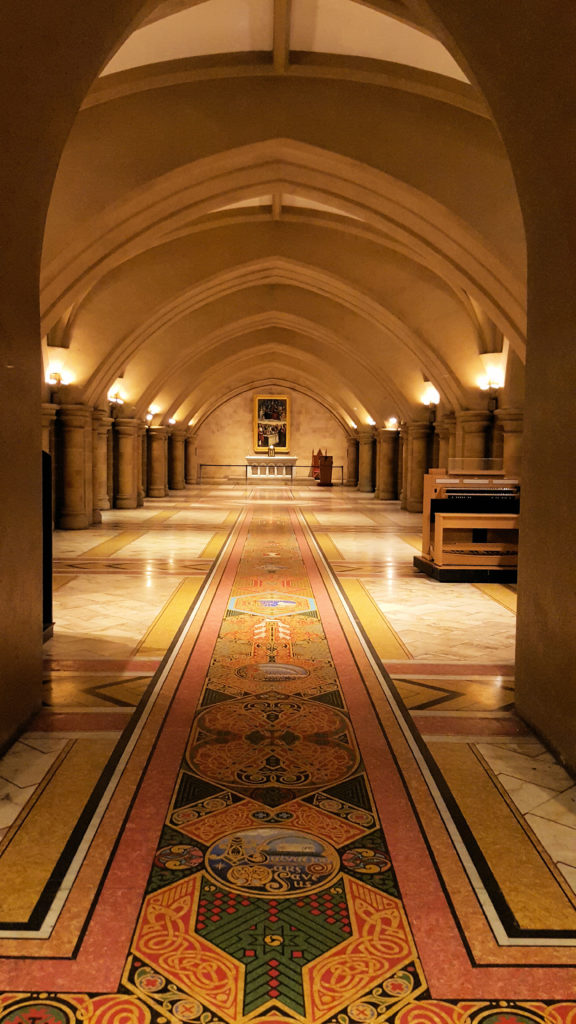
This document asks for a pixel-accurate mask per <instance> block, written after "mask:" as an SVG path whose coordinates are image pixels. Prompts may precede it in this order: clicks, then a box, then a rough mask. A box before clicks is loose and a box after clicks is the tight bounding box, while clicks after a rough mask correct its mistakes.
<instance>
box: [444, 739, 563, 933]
mask: <svg viewBox="0 0 576 1024" xmlns="http://www.w3.org/2000/svg"><path fill="white" fill-rule="evenodd" d="M430 749H431V751H432V754H433V755H434V758H435V759H436V762H437V764H438V766H439V767H440V769H441V771H442V774H443V775H444V778H445V779H446V782H447V783H448V786H449V787H450V789H451V790H452V793H453V794H454V797H455V799H456V802H457V803H458V806H459V807H460V810H461V811H462V813H463V815H464V817H465V818H466V821H467V823H468V825H469V827H470V829H471V831H472V834H473V835H474V838H475V839H476V842H477V843H478V845H479V847H480V849H481V850H482V853H483V854H484V857H485V858H486V861H487V863H488V865H489V866H490V869H491V871H492V873H493V875H494V877H495V879H496V881H497V883H498V885H499V887H500V889H501V891H502V894H503V896H504V898H505V900H506V902H507V904H508V906H509V907H510V910H511V911H512V913H513V914H514V916H515V918H516V920H517V921H518V924H519V925H520V927H521V928H542V929H548V928H552V929H554V930H557V929H562V928H567V929H573V928H576V909H575V908H574V907H573V906H572V905H571V903H570V901H569V900H568V897H567V896H566V894H565V893H564V892H563V890H562V888H561V885H560V884H559V882H558V881H557V880H556V878H555V877H554V868H553V865H552V864H551V862H547V861H546V860H545V859H544V857H543V856H542V854H541V852H540V850H539V849H538V848H537V847H536V846H535V845H534V843H533V842H532V841H531V838H530V836H529V835H528V833H527V832H526V830H525V829H524V828H523V827H522V825H521V824H520V822H519V821H518V819H517V818H516V816H515V815H514V813H513V811H512V809H511V808H510V807H509V806H508V804H507V803H506V801H505V799H504V797H503V796H502V795H501V793H500V792H499V790H498V789H497V787H496V786H495V784H494V783H493V781H492V779H491V778H490V775H489V774H488V772H487V771H486V769H485V768H484V766H483V765H482V764H481V762H480V761H479V760H478V758H477V757H476V756H475V755H474V753H473V751H472V749H471V748H470V747H469V746H468V744H466V745H464V744H460V743H442V742H440V743H434V742H431V743H430Z"/></svg>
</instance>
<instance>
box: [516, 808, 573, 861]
mask: <svg viewBox="0 0 576 1024" xmlns="http://www.w3.org/2000/svg"><path fill="white" fill-rule="evenodd" d="M526 821H527V822H528V824H529V825H530V827H531V829H533V831H534V832H535V833H536V835H537V836H538V839H539V840H540V842H541V843H542V846H544V847H545V849H546V850H547V851H548V853H549V854H550V856H551V857H552V859H553V860H555V861H556V862H557V863H560V862H561V863H562V864H568V865H569V866H570V867H572V868H575V869H576V831H575V830H574V829H573V828H568V826H567V825H559V824H558V822H556V821H546V819H545V818H539V817H538V815H536V814H527V815H526Z"/></svg>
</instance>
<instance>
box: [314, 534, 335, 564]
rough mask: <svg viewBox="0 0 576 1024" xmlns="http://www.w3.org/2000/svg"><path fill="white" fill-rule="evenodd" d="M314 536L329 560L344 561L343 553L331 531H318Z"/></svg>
mask: <svg viewBox="0 0 576 1024" xmlns="http://www.w3.org/2000/svg"><path fill="white" fill-rule="evenodd" d="M314 536H315V537H316V540H317V541H318V543H319V545H320V547H321V548H322V551H323V552H324V554H325V555H326V558H327V559H328V561H329V562H339V561H342V555H341V553H340V551H339V550H338V548H337V547H336V545H335V543H334V541H333V540H332V538H331V536H330V534H329V533H316V534H315V535H314Z"/></svg>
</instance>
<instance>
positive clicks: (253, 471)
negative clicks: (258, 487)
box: [246, 455, 298, 480]
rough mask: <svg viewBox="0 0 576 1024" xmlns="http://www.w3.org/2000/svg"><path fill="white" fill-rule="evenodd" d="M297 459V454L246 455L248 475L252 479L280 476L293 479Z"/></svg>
mask: <svg viewBox="0 0 576 1024" xmlns="http://www.w3.org/2000/svg"><path fill="white" fill-rule="evenodd" d="M297 461H298V456H297V455H274V456H270V455H246V476H247V477H248V479H250V480H253V479H255V478H256V477H258V478H260V479H263V478H265V477H267V478H270V477H280V476H281V477H288V478H289V479H292V473H293V470H294V466H295V465H296V463H297Z"/></svg>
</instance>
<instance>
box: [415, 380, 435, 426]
mask: <svg viewBox="0 0 576 1024" xmlns="http://www.w3.org/2000/svg"><path fill="white" fill-rule="evenodd" d="M424 383H425V385H426V387H425V388H424V391H423V392H422V395H421V398H420V401H421V402H422V404H423V405H427V406H428V409H429V413H428V422H429V423H434V422H435V421H436V409H437V407H438V403H439V401H440V392H439V391H438V389H437V388H435V387H434V385H433V384H432V383H431V382H430V381H429V380H427V381H425V382H424Z"/></svg>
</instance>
